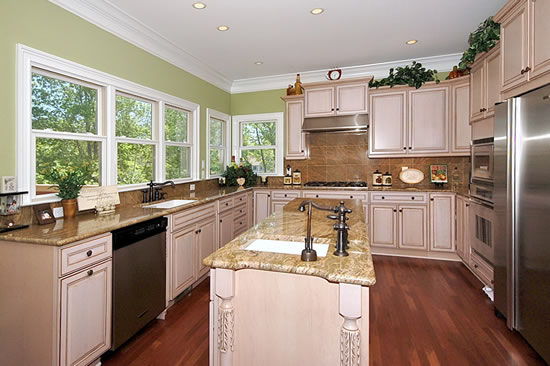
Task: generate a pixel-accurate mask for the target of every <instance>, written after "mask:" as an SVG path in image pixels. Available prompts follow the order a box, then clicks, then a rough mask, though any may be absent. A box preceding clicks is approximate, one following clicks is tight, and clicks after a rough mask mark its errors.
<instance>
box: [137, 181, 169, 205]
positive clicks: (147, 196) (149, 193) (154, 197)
mask: <svg viewBox="0 0 550 366" xmlns="http://www.w3.org/2000/svg"><path fill="white" fill-rule="evenodd" d="M168 184H170V185H171V186H172V189H176V184H175V183H174V182H173V181H171V180H167V181H166V182H162V183H155V182H153V181H150V182H149V183H147V185H148V186H149V188H148V189H144V190H142V191H141V192H143V203H149V202H154V201H158V200H162V199H164V197H165V196H166V193H164V192H160V190H161V189H162V188H161V187H163V186H165V185H168ZM155 187H159V188H155Z"/></svg>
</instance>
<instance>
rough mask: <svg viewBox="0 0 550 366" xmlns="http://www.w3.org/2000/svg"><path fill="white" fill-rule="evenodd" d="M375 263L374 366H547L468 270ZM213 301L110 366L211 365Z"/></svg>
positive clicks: (155, 326) (201, 290)
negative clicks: (499, 315)
mask: <svg viewBox="0 0 550 366" xmlns="http://www.w3.org/2000/svg"><path fill="white" fill-rule="evenodd" d="M374 265H375V270H376V277H377V283H376V285H375V286H374V287H372V288H371V301H370V317H371V319H370V322H371V332H370V364H371V365H372V366H408V365H411V366H427V365H429V366H472V365H475V366H477V365H483V366H493V365H494V366H507V365H510V366H539V365H541V366H543V365H545V363H544V361H543V360H542V359H541V358H540V357H539V356H538V355H537V354H536V353H535V352H534V351H533V350H532V349H531V348H530V347H529V345H528V344H527V343H526V342H525V341H524V340H523V338H521V336H520V335H519V334H517V333H515V332H511V331H509V330H508V329H507V328H506V324H505V322H504V321H503V320H502V319H498V318H497V317H496V316H495V315H494V313H493V306H492V304H491V301H490V300H489V299H488V298H487V296H485V294H484V293H483V292H482V291H481V288H482V287H483V285H482V284H481V282H479V280H478V279H477V278H475V276H474V275H473V274H472V273H471V272H470V271H469V270H468V269H467V268H466V267H465V266H464V265H463V264H461V263H457V262H445V261H434V260H424V259H413V258H399V257H383V256H375V258H374ZM208 301H209V282H208V280H206V281H204V282H203V283H201V284H200V285H198V286H197V288H195V289H194V290H193V291H192V292H191V293H190V294H189V295H188V296H186V297H184V298H183V299H181V300H180V301H179V302H178V303H176V304H175V305H174V306H172V307H171V308H170V309H169V310H168V313H167V316H166V320H165V321H162V320H155V321H153V322H152V323H151V324H150V325H148V326H147V327H146V329H144V330H143V331H142V332H140V333H139V334H138V335H137V336H136V337H135V338H134V339H133V340H131V341H130V342H129V343H128V344H126V345H124V346H123V347H122V348H121V349H120V350H118V351H117V352H116V353H115V354H114V355H112V357H111V358H110V359H108V360H105V361H104V363H103V364H104V365H105V366H125V365H132V366H172V365H177V366H191V365H194V366H195V365H196V366H206V365H208ZM238 366H241V365H238ZM243 366H248V365H243ZM319 366H323V365H319Z"/></svg>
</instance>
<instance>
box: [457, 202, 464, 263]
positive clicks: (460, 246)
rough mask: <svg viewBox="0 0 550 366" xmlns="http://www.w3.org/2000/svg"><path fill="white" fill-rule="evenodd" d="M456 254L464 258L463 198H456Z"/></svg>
mask: <svg viewBox="0 0 550 366" xmlns="http://www.w3.org/2000/svg"><path fill="white" fill-rule="evenodd" d="M455 240H456V254H458V256H459V257H460V258H462V259H464V201H463V199H462V198H460V197H457V198H456V231H455Z"/></svg>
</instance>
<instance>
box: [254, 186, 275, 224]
mask: <svg viewBox="0 0 550 366" xmlns="http://www.w3.org/2000/svg"><path fill="white" fill-rule="evenodd" d="M269 215H271V191H254V225H258V224H259V223H260V222H262V221H263V220H264V219H265V218H266V217H268V216H269Z"/></svg>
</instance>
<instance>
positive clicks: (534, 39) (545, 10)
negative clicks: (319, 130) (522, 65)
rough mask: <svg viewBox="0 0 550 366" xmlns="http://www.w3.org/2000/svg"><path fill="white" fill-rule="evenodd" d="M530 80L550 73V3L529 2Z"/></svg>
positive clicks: (533, 0) (532, 0)
mask: <svg viewBox="0 0 550 366" xmlns="http://www.w3.org/2000/svg"><path fill="white" fill-rule="evenodd" d="M529 6H530V9H529V52H530V53H529V55H530V58H529V60H530V64H531V65H530V67H531V71H530V73H529V78H530V79H534V78H536V77H539V76H541V75H544V74H546V73H548V72H550V42H548V40H549V39H550V21H548V20H549V19H550V1H535V0H531V1H529Z"/></svg>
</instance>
